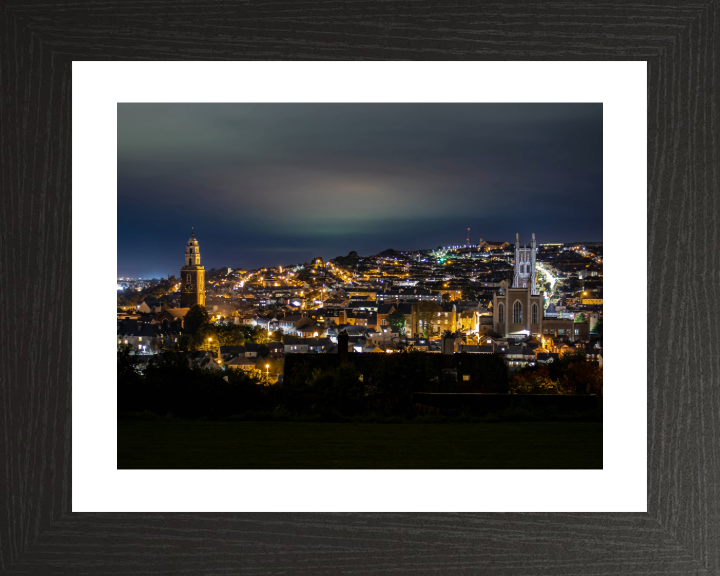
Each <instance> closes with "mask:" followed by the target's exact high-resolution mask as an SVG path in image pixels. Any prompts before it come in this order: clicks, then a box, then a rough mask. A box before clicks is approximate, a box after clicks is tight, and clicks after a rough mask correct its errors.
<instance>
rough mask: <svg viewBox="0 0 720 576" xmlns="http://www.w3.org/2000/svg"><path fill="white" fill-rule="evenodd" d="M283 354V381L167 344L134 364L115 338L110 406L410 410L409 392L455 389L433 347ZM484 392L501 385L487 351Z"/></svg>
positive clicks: (189, 411)
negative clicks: (264, 379) (212, 362)
mask: <svg viewBox="0 0 720 576" xmlns="http://www.w3.org/2000/svg"><path fill="white" fill-rule="evenodd" d="M350 356H351V358H352V360H351V361H349V362H347V363H344V364H339V363H338V362H339V361H338V356H337V355H334V354H327V355H301V354H297V355H289V356H288V357H287V358H286V365H285V385H284V386H282V387H279V386H269V387H268V386H261V385H259V382H258V381H257V380H255V379H253V378H252V377H250V376H248V375H246V374H244V373H242V372H240V371H236V370H226V371H224V372H214V371H211V370H206V369H204V368H200V367H197V366H195V365H194V364H193V363H192V362H190V360H189V353H188V352H186V351H183V350H181V349H175V350H169V351H166V352H164V353H163V354H162V355H158V356H156V357H154V358H153V359H152V360H151V361H150V362H149V363H148V365H147V366H146V367H145V368H144V369H143V371H142V372H140V371H138V370H137V368H136V358H137V357H136V356H134V355H133V354H131V350H130V349H129V348H128V347H126V346H119V347H118V353H117V363H118V411H119V412H121V413H129V412H143V411H149V412H152V413H154V414H158V415H168V414H170V415H173V416H176V417H183V418H200V417H206V418H222V417H227V416H232V415H240V414H244V413H247V412H251V411H257V412H272V413H274V414H283V415H287V416H289V417H292V416H300V415H322V414H328V415H332V414H336V415H342V416H353V415H356V414H360V413H369V412H372V413H374V414H380V415H388V416H402V417H412V415H413V406H412V399H411V397H412V393H413V392H457V391H459V390H461V391H469V390H463V388H462V387H463V384H459V383H458V382H457V380H456V378H455V377H454V376H452V375H451V374H450V373H447V372H443V370H442V365H441V360H442V359H441V358H440V355H437V354H436V355H432V354H423V353H418V352H401V353H396V354H392V355H391V354H383V355H370V354H367V355H361V354H357V355H354V354H353V355H350ZM476 374H477V378H478V380H483V381H484V382H485V387H484V390H485V391H488V392H493V391H498V392H499V391H502V392H506V391H507V388H508V384H507V375H506V373H505V370H504V364H503V362H502V360H501V359H500V358H496V357H492V356H488V357H487V359H486V360H485V361H479V364H478V366H477V367H476Z"/></svg>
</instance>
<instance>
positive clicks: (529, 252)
mask: <svg viewBox="0 0 720 576" xmlns="http://www.w3.org/2000/svg"><path fill="white" fill-rule="evenodd" d="M536 253H537V249H536V244H535V234H533V235H532V242H531V243H530V246H529V247H528V246H520V234H515V275H514V276H513V285H512V287H513V288H530V293H531V295H532V296H537V295H538V292H537V287H536V285H535V254H536Z"/></svg>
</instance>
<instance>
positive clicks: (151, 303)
mask: <svg viewBox="0 0 720 576" xmlns="http://www.w3.org/2000/svg"><path fill="white" fill-rule="evenodd" d="M136 309H137V311H138V312H144V313H145V314H149V313H154V314H155V313H158V312H162V309H163V305H162V304H161V303H160V301H159V300H157V299H155V298H146V299H145V300H143V301H142V302H140V304H138V305H137V306H136Z"/></svg>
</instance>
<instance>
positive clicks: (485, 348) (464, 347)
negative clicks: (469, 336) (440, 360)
mask: <svg viewBox="0 0 720 576" xmlns="http://www.w3.org/2000/svg"><path fill="white" fill-rule="evenodd" d="M494 351H495V349H494V348H493V346H492V345H480V346H477V345H473V344H460V345H459V346H458V352H465V353H466V354H492V353H493V352H494Z"/></svg>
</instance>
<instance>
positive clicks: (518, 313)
mask: <svg viewBox="0 0 720 576" xmlns="http://www.w3.org/2000/svg"><path fill="white" fill-rule="evenodd" d="M513 322H514V323H515V324H522V304H520V300H515V304H514V305H513Z"/></svg>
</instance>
